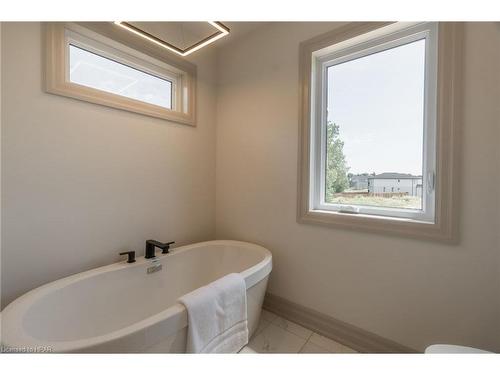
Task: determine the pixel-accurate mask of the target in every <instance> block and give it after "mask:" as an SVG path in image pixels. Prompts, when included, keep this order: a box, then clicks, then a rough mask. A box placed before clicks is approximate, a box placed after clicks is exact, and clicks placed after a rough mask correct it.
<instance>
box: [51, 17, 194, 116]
mask: <svg viewBox="0 0 500 375" xmlns="http://www.w3.org/2000/svg"><path fill="white" fill-rule="evenodd" d="M99 27H100V28H101V29H103V31H104V32H105V34H106V35H104V34H101V33H99V32H96V31H94V30H92V29H90V28H88V27H84V26H82V25H80V24H74V23H48V24H47V25H46V43H47V48H46V90H47V91H48V92H50V93H53V94H58V95H63V96H69V97H72V98H75V99H80V100H84V101H88V102H92V103H96V104H101V105H105V106H108V107H114V108H118V109H124V110H127V111H131V112H136V113H140V114H143V115H148V116H153V117H158V118H162V119H166V120H170V121H175V122H180V123H184V124H188V125H195V119H196V116H195V107H196V106H195V89H196V84H195V79H196V67H195V66H194V65H192V64H190V63H189V62H187V61H179V60H178V58H177V57H173V56H170V54H169V52H167V51H165V50H163V49H160V48H154V49H153V50H151V49H149V50H147V52H148V54H146V53H144V52H142V47H141V46H140V45H138V44H137V41H135V42H134V41H133V40H132V39H133V38H132V39H131V40H123V38H124V37H123V35H122V33H120V32H121V29H120V27H119V26H116V25H114V24H113V23H101V24H100V26H99ZM99 31H101V30H100V29H99ZM127 37H129V36H128V35H127ZM120 38H121V39H120ZM129 38H130V37H129ZM134 43H135V44H134Z"/></svg>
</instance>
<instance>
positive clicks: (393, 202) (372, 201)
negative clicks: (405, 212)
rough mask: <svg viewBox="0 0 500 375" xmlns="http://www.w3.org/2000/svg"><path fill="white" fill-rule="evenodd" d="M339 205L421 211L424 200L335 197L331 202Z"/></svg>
mask: <svg viewBox="0 0 500 375" xmlns="http://www.w3.org/2000/svg"><path fill="white" fill-rule="evenodd" d="M328 203H339V204H352V205H363V206H381V207H394V208H411V209H417V210H419V209H421V207H422V200H421V198H420V197H414V196H403V197H396V196H395V197H390V198H389V197H371V196H368V195H354V196H352V197H345V196H340V195H338V196H334V197H333V199H332V200H331V202H328Z"/></svg>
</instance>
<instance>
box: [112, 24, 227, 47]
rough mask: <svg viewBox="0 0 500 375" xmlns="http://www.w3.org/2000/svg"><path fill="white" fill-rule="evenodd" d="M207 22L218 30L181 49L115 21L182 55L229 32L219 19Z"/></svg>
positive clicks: (130, 30)
mask: <svg viewBox="0 0 500 375" xmlns="http://www.w3.org/2000/svg"><path fill="white" fill-rule="evenodd" d="M207 22H208V23H209V24H210V25H212V26H213V27H215V28H216V29H217V32H216V33H214V34H212V35H210V36H208V37H206V38H205V39H202V40H200V41H199V42H198V43H195V44H193V45H192V46H190V47H188V48H186V49H180V48H179V47H176V46H174V45H173V44H170V43H168V42H166V41H164V40H162V39H159V38H157V37H155V36H154V35H152V34H149V33H147V32H146V31H144V30H141V29H139V28H137V27H135V26H133V25H131V24H130V23H128V22H125V21H115V22H114V23H115V25H118V26H120V27H122V28H124V29H125V30H127V31H129V32H131V33H133V34H135V35H138V36H140V37H141V38H144V39H147V40H149V41H150V42H153V43H155V44H157V45H159V46H160V47H163V48H165V49H167V50H169V51H171V52H174V53H176V54H178V55H181V56H187V55H189V54H191V53H193V52H194V51H198V50H199V49H201V48H203V47H205V46H208V45H209V44H211V43H213V42H215V41H216V40H218V39H220V38H223V37H225V36H226V35H228V34H229V28H227V27H226V26H225V25H224V24H222V23H221V22H217V21H207Z"/></svg>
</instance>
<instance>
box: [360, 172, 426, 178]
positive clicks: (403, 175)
mask: <svg viewBox="0 0 500 375" xmlns="http://www.w3.org/2000/svg"><path fill="white" fill-rule="evenodd" d="M368 178H369V179H370V180H373V179H384V178H385V179H395V178H397V179H409V180H414V179H417V178H422V176H414V175H412V174H410V173H393V172H384V173H380V174H377V175H375V176H370V177H368Z"/></svg>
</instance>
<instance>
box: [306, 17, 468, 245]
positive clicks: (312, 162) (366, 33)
mask: <svg viewBox="0 0 500 375" xmlns="http://www.w3.org/2000/svg"><path fill="white" fill-rule="evenodd" d="M430 26H431V27H430V28H429V24H422V23H420V24H416V23H412V24H401V23H351V24H348V25H346V26H343V27H340V28H339V29H336V30H333V31H331V32H328V33H325V34H323V35H320V36H318V37H315V38H313V39H310V40H308V41H305V42H303V43H301V45H300V65H299V69H300V90H301V95H300V100H301V103H300V104H301V107H300V108H301V116H300V122H301V124H300V134H299V180H298V210H297V211H298V213H297V218H298V221H299V222H300V223H308V224H320V225H327V226H332V227H343V228H349V229H362V230H368V231H374V232H384V233H393V234H397V235H403V236H410V237H418V238H427V239H433V240H441V241H446V242H456V241H457V238H458V236H457V232H458V220H457V212H458V198H457V197H458V170H457V169H458V162H457V159H458V151H457V149H458V145H459V140H458V134H457V133H458V130H457V129H458V127H459V125H460V124H459V121H460V112H459V108H460V105H459V102H460V96H459V94H460V89H461V87H460V86H461V80H460V79H461V75H460V70H461V60H462V59H461V44H462V43H461V39H462V31H461V29H462V27H461V24H460V23H440V24H437V25H436V24H434V25H433V24H431V25H430ZM387 30H390V32H389V33H388V32H387ZM393 33H396V34H397V33H400V35H398V37H401V38H403V39H402V40H404V41H405V42H406V43H408V42H409V41H411V40H417V39H419V38H422V37H426V38H428V39H427V40H428V41H429V43H426V72H425V77H426V85H425V87H426V89H425V90H426V91H425V101H426V102H425V106H424V109H425V113H426V114H427V118H426V119H425V126H424V128H425V129H426V132H425V134H424V145H427V147H429V148H430V149H431V150H423V151H424V153H423V155H424V157H425V159H424V161H423V162H424V165H425V169H427V170H428V171H429V172H430V175H428V176H426V175H424V176H423V180H424V187H426V184H428V185H427V186H429V190H430V194H427V196H426V199H425V202H424V204H425V211H424V212H419V213H416V214H415V215H412V214H411V211H409V210H404V209H403V210H401V209H392V208H390V209H384V208H382V209H381V208H378V207H377V208H376V209H373V207H366V206H364V207H361V208H364V209H361V210H360V211H361V213H358V214H354V213H355V212H351V213H347V212H345V209H346V208H347V209H349V207H345V206H343V205H333V204H327V203H325V202H324V201H323V200H322V199H321V197H324V194H323V193H324V186H325V185H324V177H320V176H321V175H322V174H324V173H323V172H322V169H323V167H324V165H325V164H324V163H325V161H324V160H321V159H322V158H323V155H325V153H324V146H323V145H322V143H321V142H320V140H321V138H322V137H321V136H320V135H321V132H323V131H324V128H325V126H326V121H324V119H325V118H324V116H325V113H324V112H323V110H321V111H318V109H317V108H325V107H326V106H325V105H324V97H325V88H324V87H322V80H321V79H318V80H314V77H318V76H320V75H319V74H315V73H316V72H317V71H321V72H324V71H325V69H326V66H329V64H331V63H338V62H339V61H340V59H351V58H352V55H350V54H351V53H352V54H359V56H361V55H363V54H368V53H374V51H377V50H378V48H380V47H377V45H378V44H380V43H381V42H387V43H393V44H394V45H399V44H401V42H402V40H396V41H392V39H393V36H394V34H393ZM433 36H437V38H433ZM385 47H386V46H384V47H382V48H380V49H382V50H383V49H385ZM346 52H347V53H346ZM438 53H439V56H438V63H437V66H435V65H433V64H427V61H429V60H428V59H434V58H435V56H436V55H437V54H438ZM345 55H348V56H347V57H342V56H345ZM320 78H321V76H320ZM432 81H434V82H435V83H436V82H437V84H435V85H430V84H429V83H431V82H432ZM315 97H319V98H321V100H322V101H323V102H314V99H315ZM432 103H435V107H433V105H432ZM316 124H319V126H316ZM322 149H323V150H322ZM432 150H435V151H436V152H435V153H433V152H431V151H432ZM322 151H323V152H322ZM426 155H427V157H426ZM317 160H319V162H317ZM425 169H424V170H425ZM318 177H319V178H318ZM322 189H323V190H322ZM384 210H387V211H388V212H390V214H391V216H390V217H389V216H382V215H381V213H382V214H384ZM352 211H355V210H352ZM409 213H410V214H409ZM431 218H434V220H433V221H432V220H431Z"/></svg>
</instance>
